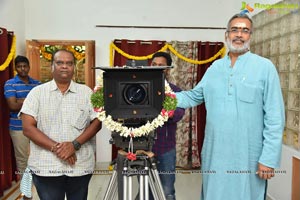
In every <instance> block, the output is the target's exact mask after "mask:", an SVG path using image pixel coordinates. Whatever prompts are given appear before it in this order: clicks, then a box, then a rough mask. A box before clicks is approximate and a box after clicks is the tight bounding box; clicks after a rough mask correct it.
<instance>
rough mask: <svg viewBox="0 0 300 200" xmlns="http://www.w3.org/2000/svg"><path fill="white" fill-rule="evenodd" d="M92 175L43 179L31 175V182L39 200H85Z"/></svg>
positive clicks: (42, 177)
mask: <svg viewBox="0 0 300 200" xmlns="http://www.w3.org/2000/svg"><path fill="white" fill-rule="evenodd" d="M91 177H92V175H91V174H88V175H85V176H76V177H70V176H56V177H44V176H37V175H35V174H33V182H34V185H35V187H36V189H37V193H38V195H39V198H40V199H41V200H64V199H65V196H66V197H67V199H68V200H86V199H87V195H88V186H89V182H90V180H91Z"/></svg>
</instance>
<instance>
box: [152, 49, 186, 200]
mask: <svg viewBox="0 0 300 200" xmlns="http://www.w3.org/2000/svg"><path fill="white" fill-rule="evenodd" d="M171 65H172V58H171V56H170V54H168V53H166V52H156V53H155V54H153V56H152V62H151V66H171ZM167 72H168V71H165V74H167ZM166 79H167V81H168V78H166ZM168 83H169V85H170V87H171V89H172V90H173V91H174V92H179V91H181V89H180V88H179V87H177V86H176V85H174V84H172V83H170V82H169V81H168ZM184 112H185V110H184V109H182V108H176V110H175V112H174V115H173V117H171V118H169V120H168V121H167V122H166V123H165V124H164V125H163V126H162V127H159V128H157V129H156V135H157V136H156V138H155V141H154V145H153V148H152V151H153V153H154V154H155V156H156V159H157V170H158V172H159V177H160V181H161V184H162V187H163V190H164V193H165V196H166V199H167V200H174V199H176V197H175V168H176V129H177V122H178V121H180V120H181V119H182V118H183V115H184ZM160 172H164V173H160ZM165 172H167V173H165ZM150 196H151V197H150V198H149V199H153V197H152V195H150Z"/></svg>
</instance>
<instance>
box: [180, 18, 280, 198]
mask: <svg viewBox="0 0 300 200" xmlns="http://www.w3.org/2000/svg"><path fill="white" fill-rule="evenodd" d="M251 33H252V20H251V19H250V18H249V17H248V16H247V15H241V14H237V15H235V16H233V17H232V18H231V19H230V20H229V22H228V25H227V31H226V33H225V40H226V43H227V46H228V49H229V53H228V55H227V56H225V57H224V58H222V59H220V60H217V61H215V62H214V63H213V64H212V66H211V67H210V68H209V69H208V70H207V72H206V73H205V75H204V77H203V78H202V80H201V81H200V82H199V83H198V84H197V86H196V87H195V88H194V89H192V90H190V91H183V92H179V93H176V96H177V99H178V105H177V106H178V107H182V108H188V107H192V106H196V105H199V104H201V103H203V102H205V106H206V110H207V116H206V127H205V138H204V144H203V148H202V153H201V157H202V166H201V169H202V172H203V176H202V178H203V180H202V195H201V196H202V200H224V199H226V200H263V199H265V198H266V185H267V180H268V179H270V178H272V177H273V176H274V168H277V167H279V163H280V156H281V142H282V135H283V128H284V122H285V117H284V104H283V98H282V93H281V87H280V81H279V78H278V74H277V71H276V68H275V66H274V65H273V64H272V63H271V61H269V60H268V59H266V58H263V57H260V56H258V55H256V54H253V53H251V52H250V51H249V44H250V38H251Z"/></svg>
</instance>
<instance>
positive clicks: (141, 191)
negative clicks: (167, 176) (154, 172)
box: [139, 174, 144, 200]
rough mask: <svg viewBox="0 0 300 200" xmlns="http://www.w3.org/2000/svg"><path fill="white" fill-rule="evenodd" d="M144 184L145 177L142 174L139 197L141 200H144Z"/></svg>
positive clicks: (140, 176)
mask: <svg viewBox="0 0 300 200" xmlns="http://www.w3.org/2000/svg"><path fill="white" fill-rule="evenodd" d="M143 182H144V176H143V175H142V174H140V175H139V184H140V185H139V196H140V200H143V199H144V187H143V184H142V183H143Z"/></svg>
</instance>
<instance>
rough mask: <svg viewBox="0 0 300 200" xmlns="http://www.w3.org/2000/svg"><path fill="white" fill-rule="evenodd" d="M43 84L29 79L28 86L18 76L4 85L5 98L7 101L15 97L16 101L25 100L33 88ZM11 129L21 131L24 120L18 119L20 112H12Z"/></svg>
mask: <svg viewBox="0 0 300 200" xmlns="http://www.w3.org/2000/svg"><path fill="white" fill-rule="evenodd" d="M40 83H41V82H40V81H38V80H34V79H32V78H31V77H29V82H28V84H26V83H24V82H23V81H22V80H21V79H20V78H19V76H18V75H16V76H15V77H14V78H12V79H9V80H7V81H6V83H5V85H4V96H5V98H6V99H8V98H10V97H15V98H16V99H24V98H26V96H27V95H28V93H29V92H30V90H31V89H32V88H34V87H35V86H37V85H39V84H40ZM9 129H10V130H16V131H21V130H22V120H21V119H19V118H18V112H13V111H11V112H10V119H9Z"/></svg>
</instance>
